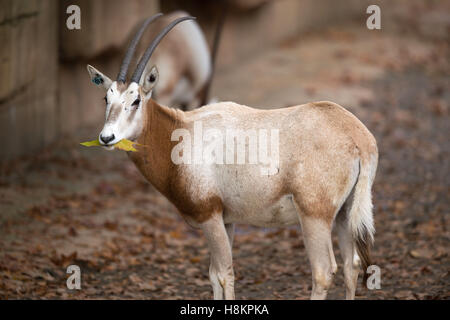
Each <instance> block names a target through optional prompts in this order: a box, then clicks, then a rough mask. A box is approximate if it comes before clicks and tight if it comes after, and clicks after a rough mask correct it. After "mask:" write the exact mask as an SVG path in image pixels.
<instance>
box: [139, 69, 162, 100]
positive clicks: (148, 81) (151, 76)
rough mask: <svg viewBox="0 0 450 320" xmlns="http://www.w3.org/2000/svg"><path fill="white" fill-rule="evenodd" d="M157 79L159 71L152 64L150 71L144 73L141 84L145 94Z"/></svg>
mask: <svg viewBox="0 0 450 320" xmlns="http://www.w3.org/2000/svg"><path fill="white" fill-rule="evenodd" d="M158 79H159V72H158V68H156V66H153V67H152V68H151V70H150V72H147V73H145V75H144V83H143V85H142V89H143V90H144V93H145V94H148V93H149V92H150V91H151V90H152V89H153V88H154V87H155V85H156V83H157V82H158Z"/></svg>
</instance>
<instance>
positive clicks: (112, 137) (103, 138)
mask: <svg viewBox="0 0 450 320" xmlns="http://www.w3.org/2000/svg"><path fill="white" fill-rule="evenodd" d="M114 138H115V137H114V135H113V134H112V135H110V136H108V137H105V136H102V135H100V140H102V141H103V143H104V144H108V142H110V141H113V140H114Z"/></svg>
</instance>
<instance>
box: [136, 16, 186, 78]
mask: <svg viewBox="0 0 450 320" xmlns="http://www.w3.org/2000/svg"><path fill="white" fill-rule="evenodd" d="M185 20H195V17H182V18H178V19H176V20H174V21H172V22H171V23H170V24H169V25H168V26H167V27H165V28H164V29H163V30H162V31H161V32H160V33H159V34H158V35H157V36H156V38H155V39H154V40H153V42H152V43H151V44H150V46H149V47H148V48H147V50H145V52H144V55H143V56H142V57H141V60H139V64H138V66H137V67H136V70H135V71H134V73H133V76H132V77H131V82H136V83H139V80H140V79H141V76H142V73H143V72H144V69H145V66H146V65H147V62H148V60H150V57H151V56H152V53H153V51H154V50H155V48H156V46H157V45H158V44H159V42H160V41H161V40H162V38H164V36H165V35H166V34H167V33H168V32H169V31H170V30H172V28H173V27H175V26H176V25H177V24H178V23H180V22H183V21H185Z"/></svg>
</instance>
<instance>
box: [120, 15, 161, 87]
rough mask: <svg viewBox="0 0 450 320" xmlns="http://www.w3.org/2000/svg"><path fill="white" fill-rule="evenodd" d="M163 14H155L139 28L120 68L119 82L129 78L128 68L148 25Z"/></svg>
mask: <svg viewBox="0 0 450 320" xmlns="http://www.w3.org/2000/svg"><path fill="white" fill-rule="evenodd" d="M162 15H163V14H162V13H158V14H155V15H153V16H151V17H149V18H147V19H145V21H144V22H143V23H142V26H141V27H140V28H139V30H138V32H136V35H135V36H134V38H133V40H132V41H131V43H130V45H129V47H128V49H127V53H126V54H125V58H123V61H122V65H121V66H120V71H119V75H118V76H117V81H118V82H125V81H126V78H127V72H128V67H129V65H130V62H131V59H133V54H134V51H136V47H137V45H138V43H139V40H140V39H141V37H142V35H143V34H144V31H145V29H147V27H148V25H149V24H150V23H152V22H153V21H155V20H156V19H158V18H159V17H161V16H162Z"/></svg>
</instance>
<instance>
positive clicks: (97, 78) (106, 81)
mask: <svg viewBox="0 0 450 320" xmlns="http://www.w3.org/2000/svg"><path fill="white" fill-rule="evenodd" d="M87 71H88V72H89V76H90V77H91V81H92V83H93V84H95V85H96V86H97V87H99V88H103V89H105V90H108V89H109V87H111V85H112V83H113V82H112V80H111V79H110V78H108V77H107V76H105V75H104V74H103V73H101V72H100V71H98V70H97V69H95V68H94V67H93V66H91V65H89V64H88V65H87Z"/></svg>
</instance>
